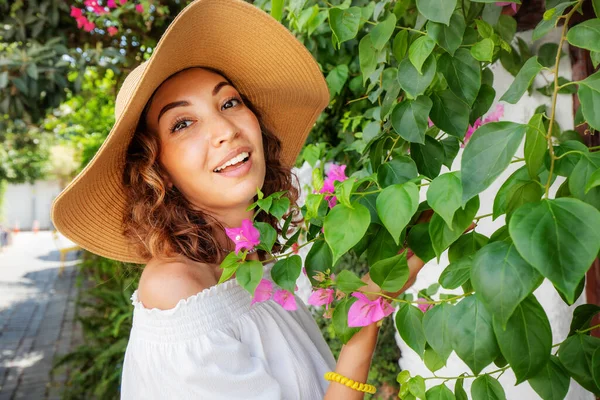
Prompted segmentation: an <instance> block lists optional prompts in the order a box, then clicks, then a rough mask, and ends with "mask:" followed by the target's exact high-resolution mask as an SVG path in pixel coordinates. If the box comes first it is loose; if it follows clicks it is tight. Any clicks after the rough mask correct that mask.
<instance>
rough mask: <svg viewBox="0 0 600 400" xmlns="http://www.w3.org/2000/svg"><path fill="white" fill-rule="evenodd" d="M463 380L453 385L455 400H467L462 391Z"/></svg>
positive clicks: (463, 390) (465, 394) (465, 393)
mask: <svg viewBox="0 0 600 400" xmlns="http://www.w3.org/2000/svg"><path fill="white" fill-rule="evenodd" d="M463 381H464V379H463V378H460V379H457V380H456V384H455V385H454V393H455V394H456V400H469V397H468V396H467V392H465V389H463Z"/></svg>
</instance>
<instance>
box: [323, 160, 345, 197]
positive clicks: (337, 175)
mask: <svg viewBox="0 0 600 400" xmlns="http://www.w3.org/2000/svg"><path fill="white" fill-rule="evenodd" d="M345 171H346V166H345V165H338V164H331V167H329V171H328V172H327V177H326V178H325V181H324V182H323V187H322V188H321V190H319V193H325V200H327V203H328V204H329V208H333V207H335V205H336V204H337V198H336V197H335V196H333V193H335V186H334V184H333V183H334V182H335V181H339V182H343V181H345V180H346V179H348V177H347V176H346V172H345Z"/></svg>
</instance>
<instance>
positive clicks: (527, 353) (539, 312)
mask: <svg viewBox="0 0 600 400" xmlns="http://www.w3.org/2000/svg"><path fill="white" fill-rule="evenodd" d="M494 332H495V334H496V339H497V340H498V346H499V347H500V350H501V351H502V355H503V356H504V358H506V360H507V361H508V363H509V364H510V366H511V368H512V370H513V371H514V373H515V376H516V377H517V385H518V384H519V383H521V382H523V381H525V380H527V379H529V378H531V377H534V376H535V375H537V374H538V372H540V371H541V370H542V368H544V366H545V365H546V363H547V362H548V360H549V359H550V350H552V330H551V328H550V321H548V317H547V316H546V312H545V311H544V309H543V308H542V306H541V305H540V303H539V302H538V301H537V299H536V298H535V296H533V295H531V296H529V297H527V298H526V299H525V300H523V301H522V302H521V304H519V305H518V306H517V308H516V309H515V312H514V314H513V315H512V317H510V319H509V320H508V323H507V324H506V329H504V328H503V327H502V325H501V323H500V322H499V321H497V320H496V317H494Z"/></svg>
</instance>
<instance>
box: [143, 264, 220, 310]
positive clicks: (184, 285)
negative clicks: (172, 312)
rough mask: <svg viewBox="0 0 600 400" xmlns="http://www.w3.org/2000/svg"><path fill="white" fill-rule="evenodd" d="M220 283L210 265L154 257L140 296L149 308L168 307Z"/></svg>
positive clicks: (144, 274)
mask: <svg viewBox="0 0 600 400" xmlns="http://www.w3.org/2000/svg"><path fill="white" fill-rule="evenodd" d="M216 283H217V281H216V279H215V277H214V275H212V274H211V273H210V272H209V269H208V267H207V265H206V264H201V263H196V262H191V261H186V260H177V261H164V260H160V259H152V260H150V261H149V262H148V264H147V265H146V266H145V267H144V270H143V272H142V276H141V277H140V283H139V285H138V299H139V300H140V301H141V302H142V304H143V305H144V307H145V308H148V309H152V308H158V309H160V310H168V309H171V308H174V307H175V306H176V305H177V303H178V302H179V300H181V299H186V298H188V297H190V296H192V295H195V294H197V293H199V292H201V291H202V290H204V289H206V288H207V287H210V286H212V285H215V284H216Z"/></svg>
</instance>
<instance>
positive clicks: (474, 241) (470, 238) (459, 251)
mask: <svg viewBox="0 0 600 400" xmlns="http://www.w3.org/2000/svg"><path fill="white" fill-rule="evenodd" d="M488 242H489V239H488V237H487V236H485V235H482V234H481V233H477V232H475V231H471V232H469V233H465V234H464V235H462V236H461V237H459V238H458V240H457V241H456V242H454V243H452V245H451V246H450V248H449V249H448V260H449V261H450V262H451V263H452V262H455V261H458V260H460V259H461V258H463V257H465V256H470V255H473V254H475V253H477V251H478V250H479V249H481V248H482V247H483V246H485V245H486V244H488Z"/></svg>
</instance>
